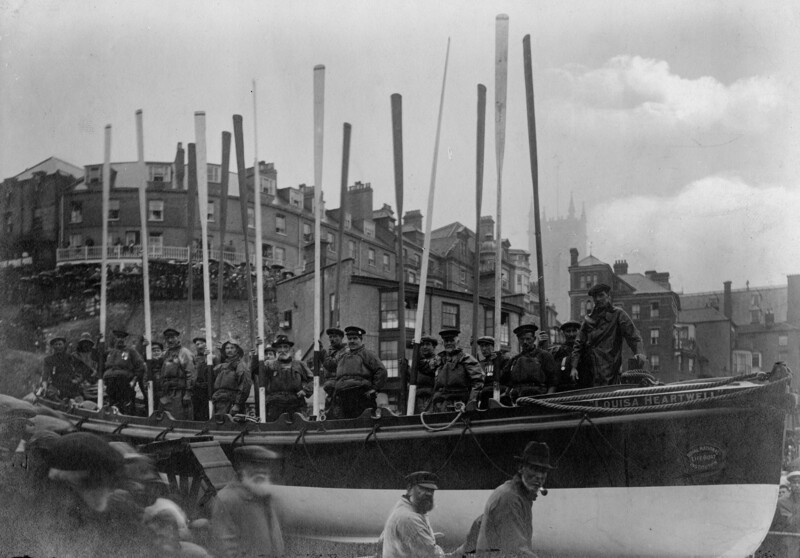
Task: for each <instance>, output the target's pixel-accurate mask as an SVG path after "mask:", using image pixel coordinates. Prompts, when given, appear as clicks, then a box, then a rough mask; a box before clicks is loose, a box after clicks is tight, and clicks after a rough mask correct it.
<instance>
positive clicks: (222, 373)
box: [211, 339, 252, 415]
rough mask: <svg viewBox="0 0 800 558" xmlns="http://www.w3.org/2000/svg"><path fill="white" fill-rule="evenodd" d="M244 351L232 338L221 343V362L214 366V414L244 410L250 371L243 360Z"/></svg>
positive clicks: (234, 413) (234, 412)
mask: <svg viewBox="0 0 800 558" xmlns="http://www.w3.org/2000/svg"><path fill="white" fill-rule="evenodd" d="M243 357H244V351H243V350H242V348H241V347H240V346H239V344H238V343H236V342H235V341H234V340H232V339H229V340H228V341H225V342H224V343H223V344H222V359H221V362H220V363H219V364H218V365H217V366H215V367H214V394H213V395H212V396H211V401H212V403H213V404H214V414H215V415H219V414H231V415H236V414H239V413H244V412H245V411H246V408H245V405H246V403H247V396H248V395H250V387H251V385H252V384H251V383H250V373H249V370H248V369H247V366H246V365H245V363H244V361H243Z"/></svg>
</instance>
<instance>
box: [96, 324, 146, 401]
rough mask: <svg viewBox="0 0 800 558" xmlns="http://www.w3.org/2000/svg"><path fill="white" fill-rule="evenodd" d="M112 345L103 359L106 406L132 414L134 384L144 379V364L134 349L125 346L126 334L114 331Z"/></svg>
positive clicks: (134, 394)
mask: <svg viewBox="0 0 800 558" xmlns="http://www.w3.org/2000/svg"><path fill="white" fill-rule="evenodd" d="M112 333H113V334H114V345H113V347H112V348H111V349H109V351H108V353H107V354H106V358H105V370H104V372H103V382H104V383H105V386H106V392H107V393H108V404H109V405H110V406H112V407H117V409H119V411H120V412H121V413H123V414H127V415H131V414H134V410H135V409H134V399H135V397H136V392H135V390H134V389H133V385H134V382H136V381H139V382H141V381H142V379H143V378H144V373H145V364H144V360H142V357H141V356H139V353H138V352H136V350H135V349H132V348H130V347H127V346H126V341H125V339H126V338H127V337H128V332H127V331H124V330H121V329H116V330H114V331H113V332H112Z"/></svg>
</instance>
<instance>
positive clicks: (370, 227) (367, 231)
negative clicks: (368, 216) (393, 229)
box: [364, 221, 375, 238]
mask: <svg viewBox="0 0 800 558" xmlns="http://www.w3.org/2000/svg"><path fill="white" fill-rule="evenodd" d="M364 235H365V236H366V237H368V238H375V223H373V222H372V221H364Z"/></svg>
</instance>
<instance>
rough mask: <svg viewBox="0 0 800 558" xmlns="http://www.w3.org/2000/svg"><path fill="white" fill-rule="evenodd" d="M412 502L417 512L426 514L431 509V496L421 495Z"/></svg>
mask: <svg viewBox="0 0 800 558" xmlns="http://www.w3.org/2000/svg"><path fill="white" fill-rule="evenodd" d="M412 504H413V505H414V510H416V512H417V513H421V514H426V513H428V512H429V511H431V510H432V509H433V496H421V497H420V498H419V499H417V500H416V501H415V502H412Z"/></svg>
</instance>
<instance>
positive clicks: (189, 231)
mask: <svg viewBox="0 0 800 558" xmlns="http://www.w3.org/2000/svg"><path fill="white" fill-rule="evenodd" d="M186 155H187V160H188V177H187V184H188V188H187V192H186V193H187V196H186V219H187V221H186V247H187V249H188V250H189V267H188V269H187V272H186V273H187V275H186V332H187V333H188V334H189V335H192V336H193V334H192V313H193V312H192V307H193V306H194V233H195V229H194V224H195V223H196V222H197V146H196V145H195V144H194V143H190V144H189V149H188V152H187V154H186Z"/></svg>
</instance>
